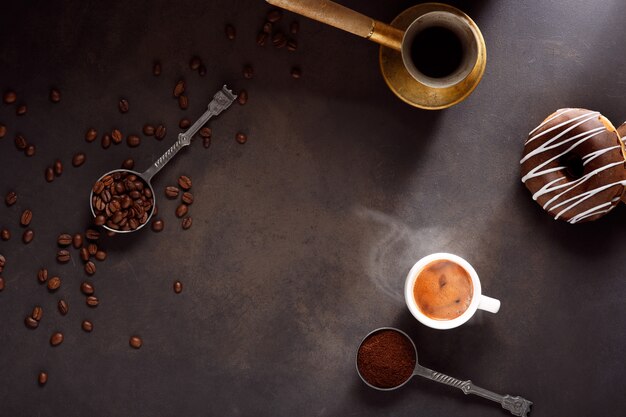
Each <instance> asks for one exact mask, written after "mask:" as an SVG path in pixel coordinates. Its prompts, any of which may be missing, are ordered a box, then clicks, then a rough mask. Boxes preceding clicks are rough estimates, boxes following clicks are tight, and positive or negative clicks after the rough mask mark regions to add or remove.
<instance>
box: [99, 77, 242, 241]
mask: <svg viewBox="0 0 626 417" xmlns="http://www.w3.org/2000/svg"><path fill="white" fill-rule="evenodd" d="M236 98H237V96H236V95H235V94H233V92H232V91H231V90H229V89H228V87H226V85H224V86H223V87H222V89H221V90H220V91H218V92H217V93H215V95H214V96H213V100H211V102H210V103H209V106H208V109H207V111H205V112H204V114H203V115H202V116H200V118H199V119H198V120H196V122H195V123H194V124H193V125H192V126H191V127H190V128H189V129H187V131H186V132H184V133H179V134H178V139H177V140H176V142H174V144H173V145H172V146H171V147H170V148H169V149H168V150H167V151H166V152H165V153H164V154H163V156H161V157H160V158H159V159H157V160H156V162H154V163H153V164H152V165H151V166H150V168H148V169H147V170H145V171H144V172H141V173H140V172H137V171H133V170H130V169H114V170H113V171H109V172H107V173H105V174H103V175H101V176H100V178H98V180H102V178H104V177H106V176H107V175H112V174H115V173H118V172H119V173H123V172H126V173H129V174H134V175H136V176H137V177H138V178H140V179H141V180H143V182H144V183H145V184H146V185H147V186H148V187H150V191H151V192H152V207H151V208H150V213H149V215H148V218H147V220H146V222H145V223H143V224H141V225H139V227H137V228H136V229H134V230H117V229H113V228H111V227H109V226H107V225H106V224H104V225H102V227H104V228H105V229H107V230H110V231H112V232H115V233H130V232H136V231H137V230H139V229H141V228H143V227H144V226H145V225H146V224H148V223H149V222H150V218H151V217H152V214H153V213H154V206H155V203H156V194H155V193H154V189H153V188H152V184H151V182H150V180H152V177H154V176H155V175H156V173H157V172H159V171H160V170H161V169H162V168H163V167H164V166H165V165H166V164H167V163H168V162H169V161H170V160H171V159H172V158H174V156H175V155H176V154H177V153H178V151H180V150H181V149H182V148H184V147H185V146H188V145H190V144H191V138H192V137H193V135H195V134H196V133H197V132H198V131H199V130H200V128H202V126H204V124H205V123H206V122H208V121H209V119H210V118H211V117H213V116H217V115H218V114H220V113H221V112H223V111H224V110H226V109H227V108H228V107H230V105H231V104H233V101H235V99H236ZM89 207H90V208H91V214H92V215H93V217H96V212H95V210H94V207H93V189H92V190H91V193H90V194H89Z"/></svg>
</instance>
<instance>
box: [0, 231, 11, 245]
mask: <svg viewBox="0 0 626 417" xmlns="http://www.w3.org/2000/svg"><path fill="white" fill-rule="evenodd" d="M0 238H1V239H2V240H4V241H5V242H6V241H7V240H9V239H11V232H10V231H9V229H2V231H1V232H0Z"/></svg>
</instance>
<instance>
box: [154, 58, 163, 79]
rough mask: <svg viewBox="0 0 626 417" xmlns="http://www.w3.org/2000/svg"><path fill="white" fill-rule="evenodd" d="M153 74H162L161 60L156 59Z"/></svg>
mask: <svg viewBox="0 0 626 417" xmlns="http://www.w3.org/2000/svg"><path fill="white" fill-rule="evenodd" d="M152 75H154V76H156V77H158V76H159V75H161V63H160V62H159V61H155V62H154V65H152Z"/></svg>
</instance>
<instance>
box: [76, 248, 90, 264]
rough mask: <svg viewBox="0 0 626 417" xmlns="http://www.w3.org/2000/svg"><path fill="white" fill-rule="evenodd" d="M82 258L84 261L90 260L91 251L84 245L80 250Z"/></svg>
mask: <svg viewBox="0 0 626 417" xmlns="http://www.w3.org/2000/svg"><path fill="white" fill-rule="evenodd" d="M78 254H79V256H80V259H82V260H83V262H87V261H88V260H89V251H88V250H87V248H85V247H82V248H80V251H79V252H78Z"/></svg>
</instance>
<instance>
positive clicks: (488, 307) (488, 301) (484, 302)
mask: <svg viewBox="0 0 626 417" xmlns="http://www.w3.org/2000/svg"><path fill="white" fill-rule="evenodd" d="M478 308H479V309H481V310H485V311H488V312H490V313H497V312H498V311H499V310H500V300H496V299H495V298H491V297H487V296H486V295H481V296H480V301H479V302H478Z"/></svg>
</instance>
